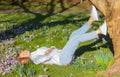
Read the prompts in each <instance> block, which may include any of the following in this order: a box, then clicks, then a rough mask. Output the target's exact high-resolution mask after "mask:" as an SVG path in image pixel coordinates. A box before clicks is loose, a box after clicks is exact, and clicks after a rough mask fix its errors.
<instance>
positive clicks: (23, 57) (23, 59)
mask: <svg viewBox="0 0 120 77" xmlns="http://www.w3.org/2000/svg"><path fill="white" fill-rule="evenodd" d="M17 60H18V61H19V62H20V63H21V64H27V63H28V62H29V60H30V52H29V51H28V50H24V51H20V52H19V53H18V54H17Z"/></svg>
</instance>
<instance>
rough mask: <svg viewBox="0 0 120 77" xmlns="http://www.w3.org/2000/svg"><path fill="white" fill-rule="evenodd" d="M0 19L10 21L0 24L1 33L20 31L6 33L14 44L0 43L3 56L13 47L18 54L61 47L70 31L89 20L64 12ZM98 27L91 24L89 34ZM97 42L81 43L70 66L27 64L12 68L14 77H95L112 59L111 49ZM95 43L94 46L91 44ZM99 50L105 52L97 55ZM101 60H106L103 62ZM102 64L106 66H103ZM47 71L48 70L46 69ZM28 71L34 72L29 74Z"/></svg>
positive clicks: (12, 16) (85, 14)
mask: <svg viewBox="0 0 120 77" xmlns="http://www.w3.org/2000/svg"><path fill="white" fill-rule="evenodd" d="M4 16H5V18H4ZM36 16H38V17H36ZM0 17H1V18H0V21H5V20H10V21H5V22H0V24H3V26H2V27H1V25H0V27H1V31H5V30H10V31H11V30H12V29H14V30H16V29H17V30H16V31H15V33H16V32H19V31H20V32H21V33H20V34H19V33H18V34H17V33H16V35H15V34H14V32H13V34H12V33H8V34H6V35H15V36H14V37H13V39H14V40H13V42H12V43H10V45H9V46H8V43H9V42H8V43H6V44H4V43H3V41H2V42H1V43H2V44H1V46H0V48H1V52H3V53H4V52H6V51H7V50H9V48H11V47H12V48H13V50H12V52H17V51H19V50H30V52H33V51H34V50H36V49H37V48H39V47H41V46H47V47H50V46H56V47H57V48H63V47H64V45H65V44H66V42H67V40H68V39H69V35H70V34H71V32H72V31H74V30H76V29H78V28H79V27H81V25H82V24H83V23H85V22H86V21H87V20H88V18H89V14H87V13H84V14H68V13H64V14H54V15H49V16H47V15H45V14H40V15H34V14H27V13H18V14H14V15H13V13H10V14H0ZM7 17H8V18H7ZM44 17H45V18H44ZM6 18H7V19H6ZM22 19H23V20H22ZM39 20H40V21H39ZM12 21H15V22H12ZM6 23H8V24H7V25H6V26H7V27H10V28H9V29H6V27H5V25H4V24H6ZM13 24H14V25H15V27H16V26H17V27H20V28H13ZM20 24H22V25H20ZM99 24H101V22H95V23H93V27H92V29H90V31H92V30H93V29H94V27H96V28H97V27H98V25H99ZM36 25H38V26H36ZM4 27H5V29H4ZM21 28H22V29H21ZM96 41H97V39H94V40H91V41H88V42H85V43H81V44H80V45H79V47H78V49H77V50H76V55H77V56H78V55H79V56H78V57H77V58H76V59H75V62H74V63H73V64H71V65H68V66H57V65H35V64H33V63H32V62H30V63H29V64H28V65H25V66H23V67H24V69H23V67H22V66H21V67H17V68H16V69H14V71H13V74H14V76H15V77H19V76H20V75H22V76H27V77H29V76H30V75H33V77H38V76H39V75H42V74H46V75H48V76H49V77H94V76H95V75H96V74H97V71H100V70H105V69H106V68H107V66H108V65H109V62H111V60H112V59H113V58H112V54H111V53H110V54H109V52H110V50H109V48H107V44H106V43H102V41H100V40H99V41H98V42H96ZM94 42H96V43H95V44H92V43H94ZM104 44H105V45H106V48H105V47H104V46H102V45H104ZM7 46H8V47H7ZM2 48H3V49H2ZM101 51H103V52H104V51H105V53H99V52H101ZM103 58H104V59H105V63H104V60H103ZM101 59H102V60H101ZM99 61H100V62H99ZM104 64H106V65H105V66H104ZM102 67H104V69H102ZM46 68H47V70H45V69H46ZM29 69H30V70H29ZM31 69H33V70H31ZM31 72H33V73H32V74H30V73H31ZM20 73H21V74H20ZM0 76H2V75H0ZM11 76H13V75H12V74H8V75H5V76H2V77H11ZM100 77H101V76H100Z"/></svg>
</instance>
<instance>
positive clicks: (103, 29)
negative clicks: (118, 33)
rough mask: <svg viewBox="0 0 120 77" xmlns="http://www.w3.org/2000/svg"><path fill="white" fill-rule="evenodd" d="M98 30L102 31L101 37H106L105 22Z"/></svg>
mask: <svg viewBox="0 0 120 77" xmlns="http://www.w3.org/2000/svg"><path fill="white" fill-rule="evenodd" d="M100 30H101V31H102V34H103V35H107V24H106V21H104V23H103V24H102V25H101V26H100Z"/></svg>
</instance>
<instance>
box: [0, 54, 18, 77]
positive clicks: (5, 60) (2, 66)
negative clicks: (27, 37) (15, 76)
mask: <svg viewBox="0 0 120 77" xmlns="http://www.w3.org/2000/svg"><path fill="white" fill-rule="evenodd" d="M15 54H16V53H13V52H9V53H5V54H0V74H2V75H5V74H10V73H12V68H13V67H16V65H17V60H16V59H15Z"/></svg>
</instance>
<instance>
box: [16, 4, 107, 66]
mask: <svg viewBox="0 0 120 77" xmlns="http://www.w3.org/2000/svg"><path fill="white" fill-rule="evenodd" d="M98 20H99V18H98V14H97V10H96V8H95V7H94V6H92V11H91V17H90V18H89V20H88V22H87V23H85V24H84V25H83V26H82V27H81V28H79V29H77V30H75V31H73V32H72V34H71V35H70V37H69V40H68V42H67V43H66V45H65V46H64V47H63V49H57V48H56V47H51V48H47V47H41V48H39V49H37V50H36V51H34V52H32V53H30V52H29V51H21V52H19V53H18V55H17V59H18V60H19V62H20V63H22V64H27V63H28V62H29V60H32V62H33V63H35V64H56V65H68V64H70V63H71V61H72V60H73V58H74V53H75V51H76V49H77V47H78V45H79V44H80V43H81V42H86V41H89V40H92V39H94V38H98V35H99V34H103V35H106V33H107V26H106V22H105V21H104V23H103V24H102V25H101V26H100V27H99V29H97V30H96V31H92V32H89V33H86V32H87V31H88V30H89V29H90V28H91V24H92V22H93V21H98Z"/></svg>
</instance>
